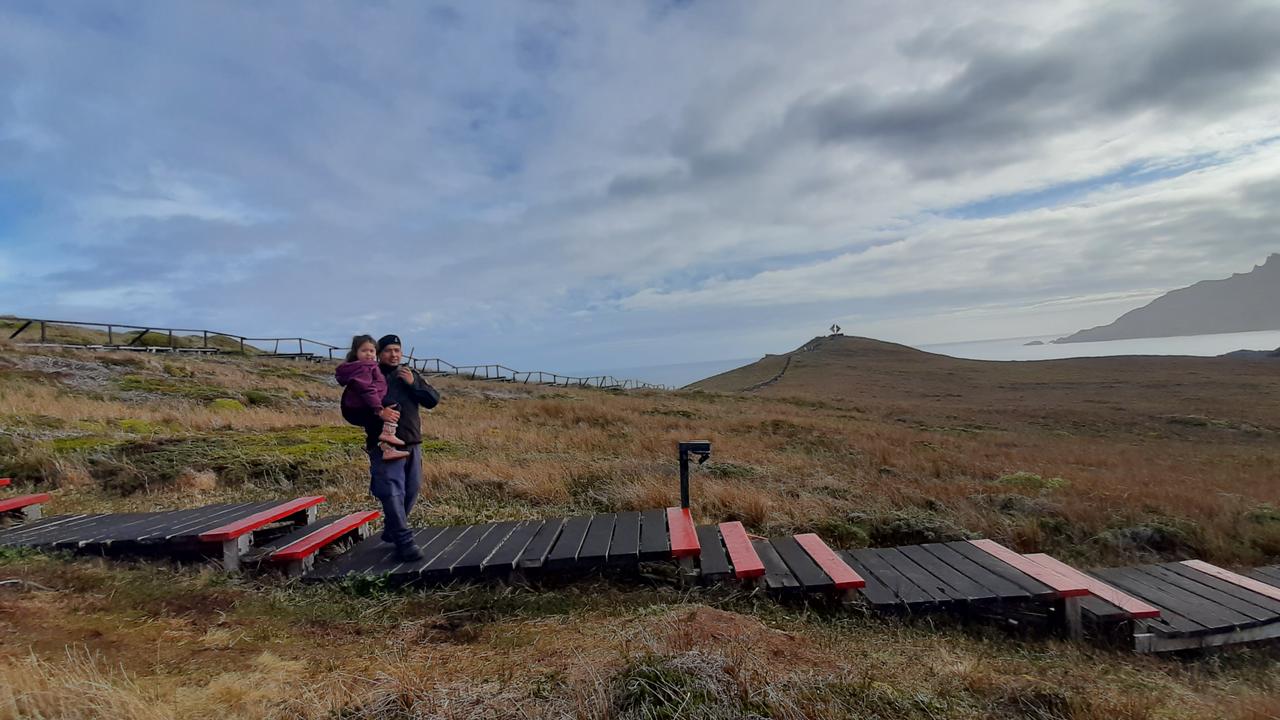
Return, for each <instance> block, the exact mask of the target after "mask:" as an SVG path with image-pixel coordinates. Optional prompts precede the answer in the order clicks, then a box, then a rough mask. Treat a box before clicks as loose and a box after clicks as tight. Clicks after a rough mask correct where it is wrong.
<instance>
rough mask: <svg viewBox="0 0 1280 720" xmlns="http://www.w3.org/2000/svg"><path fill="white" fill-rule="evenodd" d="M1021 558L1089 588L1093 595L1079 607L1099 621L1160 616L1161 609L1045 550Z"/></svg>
mask: <svg viewBox="0 0 1280 720" xmlns="http://www.w3.org/2000/svg"><path fill="white" fill-rule="evenodd" d="M1023 557H1025V558H1027V559H1028V560H1031V561H1033V562H1035V563H1038V564H1040V565H1041V566H1043V567H1046V568H1049V569H1050V570H1053V571H1054V572H1056V573H1058V574H1059V575H1061V576H1063V577H1065V578H1067V579H1070V580H1075V581H1078V582H1080V583H1081V584H1083V585H1084V586H1085V587H1087V588H1089V594H1090V595H1091V596H1092V597H1088V598H1085V599H1083V600H1081V601H1080V602H1081V608H1082V609H1083V610H1084V611H1085V612H1087V613H1089V614H1090V615H1092V616H1093V617H1094V618H1096V619H1098V620H1104V621H1117V620H1143V619H1148V618H1157V617H1160V608H1158V607H1156V606H1154V605H1152V604H1150V603H1148V602H1146V601H1144V600H1142V599H1139V598H1136V597H1134V596H1132V595H1130V594H1128V593H1125V592H1123V591H1121V590H1119V589H1118V588H1115V587H1112V586H1111V585H1108V584H1107V583H1105V582H1103V581H1101V580H1099V579H1098V578H1095V577H1093V576H1091V575H1086V574H1084V573H1082V572H1080V571H1079V570H1077V569H1075V568H1073V567H1071V566H1070V565H1068V564H1066V563H1064V562H1062V561H1061V560H1058V559H1056V558H1054V557H1051V556H1049V555H1045V554H1044V553H1032V554H1028V555H1023Z"/></svg>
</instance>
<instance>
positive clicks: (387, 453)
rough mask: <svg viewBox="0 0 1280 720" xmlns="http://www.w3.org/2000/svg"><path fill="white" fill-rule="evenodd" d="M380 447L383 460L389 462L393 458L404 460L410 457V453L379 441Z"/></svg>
mask: <svg viewBox="0 0 1280 720" xmlns="http://www.w3.org/2000/svg"><path fill="white" fill-rule="evenodd" d="M378 447H380V448H382V460H383V462H388V461H391V460H403V459H405V458H407V457H409V453H407V452H405V451H404V450H397V449H395V448H393V447H391V446H390V445H388V444H386V443H378Z"/></svg>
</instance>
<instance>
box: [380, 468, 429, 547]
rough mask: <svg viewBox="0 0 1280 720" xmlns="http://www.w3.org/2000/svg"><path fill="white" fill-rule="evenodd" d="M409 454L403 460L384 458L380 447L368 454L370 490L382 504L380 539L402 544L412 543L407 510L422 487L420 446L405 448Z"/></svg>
mask: <svg viewBox="0 0 1280 720" xmlns="http://www.w3.org/2000/svg"><path fill="white" fill-rule="evenodd" d="M405 450H406V451H407V452H408V453H409V457H407V458H404V459H403V460H391V461H384V460H383V459H382V450H380V449H374V450H367V451H366V452H368V453H369V475H370V481H369V493H370V494H371V495H373V496H374V497H376V498H378V501H379V502H381V503H382V524H383V528H384V530H383V531H382V538H383V539H384V540H387V541H388V542H393V543H395V544H396V547H404V546H406V545H408V544H409V543H411V542H413V531H412V530H410V529H409V512H410V511H412V510H413V503H414V502H416V501H417V499H418V490H419V489H420V488H421V487H422V446H421V445H409V446H408V447H406V448H405Z"/></svg>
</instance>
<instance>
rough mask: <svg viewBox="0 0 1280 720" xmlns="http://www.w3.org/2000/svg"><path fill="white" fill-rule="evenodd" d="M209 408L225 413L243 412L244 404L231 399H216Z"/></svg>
mask: <svg viewBox="0 0 1280 720" xmlns="http://www.w3.org/2000/svg"><path fill="white" fill-rule="evenodd" d="M209 407H211V408H213V409H214V410H221V411H226V412H243V411H244V409H245V407H244V403H242V402H240V401H239V400H232V399H231V398H218V399H216V400H214V401H213V402H211V403H209Z"/></svg>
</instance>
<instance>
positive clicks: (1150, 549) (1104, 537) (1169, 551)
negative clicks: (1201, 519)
mask: <svg viewBox="0 0 1280 720" xmlns="http://www.w3.org/2000/svg"><path fill="white" fill-rule="evenodd" d="M1097 540H1098V541H1100V542H1101V543H1102V544H1104V545H1107V546H1110V547H1113V548H1115V549H1118V550H1122V551H1129V552H1139V553H1154V554H1157V555H1160V556H1164V557H1169V556H1172V557H1181V558H1189V557H1198V556H1201V555H1203V554H1204V550H1205V541H1204V531H1203V530H1202V529H1201V528H1200V526H1199V525H1197V524H1195V523H1194V522H1191V521H1190V520H1182V519H1176V518H1156V519H1152V520H1148V521H1146V522H1141V523H1138V524H1136V525H1130V526H1128V527H1121V528H1111V529H1109V530H1104V531H1103V532H1102V533H1100V534H1099V535H1098V536H1097Z"/></svg>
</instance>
